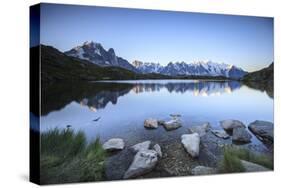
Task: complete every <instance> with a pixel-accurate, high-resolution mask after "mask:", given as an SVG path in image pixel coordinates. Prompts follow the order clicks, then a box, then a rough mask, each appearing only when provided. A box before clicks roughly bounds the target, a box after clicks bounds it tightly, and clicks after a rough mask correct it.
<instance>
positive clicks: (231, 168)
mask: <svg viewBox="0 0 281 188" xmlns="http://www.w3.org/2000/svg"><path fill="white" fill-rule="evenodd" d="M240 160H245V161H249V162H252V163H256V164H259V165H262V166H264V167H266V168H269V169H273V159H271V158H270V157H268V156H265V155H262V154H255V153H253V152H251V151H249V150H247V149H241V148H236V147H229V146H228V147H225V148H224V155H223V160H222V162H221V164H220V167H219V169H220V171H221V172H222V173H229V172H245V168H244V167H243V165H242V163H241V161H240Z"/></svg>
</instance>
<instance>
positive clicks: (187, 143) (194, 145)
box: [181, 133, 200, 157]
mask: <svg viewBox="0 0 281 188" xmlns="http://www.w3.org/2000/svg"><path fill="white" fill-rule="evenodd" d="M181 143H182V144H183V146H184V148H185V150H186V152H187V153H189V154H190V155H191V156H192V157H198V156H199V146H200V136H199V134H198V133H192V134H184V135H182V136H181Z"/></svg>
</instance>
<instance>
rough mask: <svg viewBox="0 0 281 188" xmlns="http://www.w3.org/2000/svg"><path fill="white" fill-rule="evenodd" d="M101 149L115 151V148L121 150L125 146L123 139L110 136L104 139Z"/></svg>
mask: <svg viewBox="0 0 281 188" xmlns="http://www.w3.org/2000/svg"><path fill="white" fill-rule="evenodd" d="M102 147H103V149H104V150H106V151H116V150H122V149H124V147H125V143H124V141H123V139H121V138H112V139H109V140H108V141H106V142H105V143H104V144H103V145H102Z"/></svg>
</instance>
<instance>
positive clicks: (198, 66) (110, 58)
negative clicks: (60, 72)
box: [64, 41, 247, 79]
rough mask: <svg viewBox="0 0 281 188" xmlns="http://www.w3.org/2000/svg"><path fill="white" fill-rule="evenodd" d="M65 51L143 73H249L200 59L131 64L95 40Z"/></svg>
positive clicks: (233, 74)
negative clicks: (165, 63)
mask: <svg viewBox="0 0 281 188" xmlns="http://www.w3.org/2000/svg"><path fill="white" fill-rule="evenodd" d="M64 53H65V54H66V55H67V56H71V57H75V58H79V59H82V60H87V61H89V62H92V63H93V64H96V65H99V66H102V67H108V66H114V67H121V68H124V69H127V70H130V71H133V72H135V73H141V74H150V73H155V74H161V75H167V76H222V77H227V78H234V79H240V78H242V77H243V76H244V75H245V74H247V72H246V71H244V70H243V69H241V68H239V67H236V66H234V65H228V64H225V63H216V62H212V61H207V62H203V61H198V62H194V63H186V62H175V63H172V62H170V63H169V64H167V65H166V66H163V65H160V64H159V63H153V62H152V63H147V62H141V61H137V60H136V61H133V62H132V64H131V63H129V62H128V61H127V60H126V59H123V58H122V57H119V56H117V55H116V54H115V51H114V49H113V48H109V49H108V50H105V49H104V48H103V46H102V45H101V44H100V43H95V42H93V41H92V42H84V43H83V44H82V45H79V46H76V47H74V48H72V49H70V50H68V51H66V52H64Z"/></svg>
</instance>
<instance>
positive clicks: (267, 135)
mask: <svg viewBox="0 0 281 188" xmlns="http://www.w3.org/2000/svg"><path fill="white" fill-rule="evenodd" d="M248 128H249V130H250V131H251V132H252V133H253V134H254V135H255V136H256V137H257V138H258V139H259V140H261V141H264V142H269V143H273V139H274V138H273V123H271V122H268V121H259V120H257V121H254V122H252V123H250V125H249V126H248Z"/></svg>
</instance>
